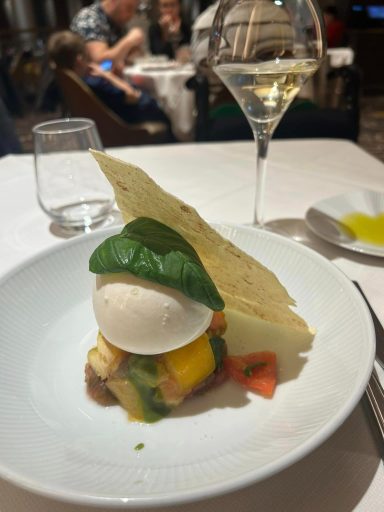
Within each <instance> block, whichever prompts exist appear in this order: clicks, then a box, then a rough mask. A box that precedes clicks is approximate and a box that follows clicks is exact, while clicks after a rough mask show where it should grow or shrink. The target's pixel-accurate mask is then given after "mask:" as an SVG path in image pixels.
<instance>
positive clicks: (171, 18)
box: [149, 0, 191, 59]
mask: <svg viewBox="0 0 384 512" xmlns="http://www.w3.org/2000/svg"><path fill="white" fill-rule="evenodd" d="M158 8H159V19H158V21H157V22H156V23H153V24H152V25H151V26H150V27H149V48H150V51H151V53H152V54H153V55H167V56H168V57H169V58H170V59H175V58H176V54H177V50H178V48H180V47H182V46H186V45H189V43H190V40H191V29H190V27H189V25H188V24H187V23H185V22H184V21H183V20H182V19H181V15H180V0H158Z"/></svg>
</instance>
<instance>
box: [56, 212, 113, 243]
mask: <svg viewBox="0 0 384 512" xmlns="http://www.w3.org/2000/svg"><path fill="white" fill-rule="evenodd" d="M121 224H123V219H122V216H121V213H120V212H119V211H117V210H113V211H112V212H110V213H109V214H108V215H107V217H105V218H104V219H102V220H100V221H99V222H94V223H93V224H91V225H89V226H70V225H67V226H65V225H61V224H57V223H55V222H52V223H51V224H50V226H49V230H50V232H51V233H52V234H53V235H54V236H58V237H60V238H72V237H74V236H78V235H83V234H86V233H92V232H93V231H96V230H98V229H103V228H107V227H112V226H120V225H121Z"/></svg>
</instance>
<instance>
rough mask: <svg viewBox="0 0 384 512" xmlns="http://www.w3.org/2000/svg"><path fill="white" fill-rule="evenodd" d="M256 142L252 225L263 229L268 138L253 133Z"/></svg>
mask: <svg viewBox="0 0 384 512" xmlns="http://www.w3.org/2000/svg"><path fill="white" fill-rule="evenodd" d="M253 133H254V137H255V141H256V149H257V156H256V196H255V211H254V217H253V224H254V225H255V226H258V227H261V228H262V227H264V199H265V179H266V172H267V153H268V145H269V140H270V136H269V135H267V134H266V133H263V134H260V133H257V132H256V131H254V132H253Z"/></svg>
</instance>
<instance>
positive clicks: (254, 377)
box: [224, 352, 277, 398]
mask: <svg viewBox="0 0 384 512" xmlns="http://www.w3.org/2000/svg"><path fill="white" fill-rule="evenodd" d="M224 368H225V370H226V372H227V373H228V375H229V376H230V377H231V378H232V379H233V380H235V381H236V382H239V383H240V384H241V385H242V386H243V387H245V388H246V389H250V390H252V391H257V392H259V393H260V394H261V395H263V396H265V397H267V398H270V397H271V396H272V395H273V393H274V391H275V387H276V382H277V364H276V354H275V353H274V352H252V353H250V354H245V355H243V356H227V357H226V358H225V359H224Z"/></svg>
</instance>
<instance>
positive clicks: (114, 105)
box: [47, 30, 169, 127]
mask: <svg viewBox="0 0 384 512" xmlns="http://www.w3.org/2000/svg"><path fill="white" fill-rule="evenodd" d="M47 50H48V57H49V59H50V61H51V62H52V63H53V65H54V67H56V68H58V69H69V70H71V71H73V72H74V73H76V74H77V75H78V76H79V77H81V78H82V79H83V80H84V82H85V83H86V84H87V85H88V86H89V87H90V88H91V89H92V91H93V92H94V93H95V94H96V96H97V97H98V98H99V99H100V100H101V101H103V102H104V103H105V104H106V105H107V106H108V107H109V108H110V109H111V110H113V111H114V112H115V113H116V114H117V115H118V116H120V117H121V118H122V119H123V120H124V121H125V122H127V123H141V122H145V121H161V122H164V123H166V124H167V125H168V127H169V120H168V118H167V116H166V115H165V114H164V112H163V111H162V110H161V109H160V107H159V105H158V104H157V102H156V101H155V100H154V99H153V98H152V97H151V96H150V95H149V94H148V93H146V92H145V91H141V90H139V89H137V88H136V87H133V86H132V85H130V84H129V83H128V82H126V81H125V80H123V79H122V78H120V77H118V76H116V75H115V74H114V73H112V72H111V71H104V70H103V69H101V67H100V66H99V65H98V64H96V63H94V62H90V59H89V56H88V50H87V46H86V42H85V41H84V39H83V38H82V37H81V36H80V35H79V34H75V33H73V32H71V31H69V30H64V31H61V32H56V33H55V34H53V35H52V36H51V37H50V38H49V40H48V45H47Z"/></svg>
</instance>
